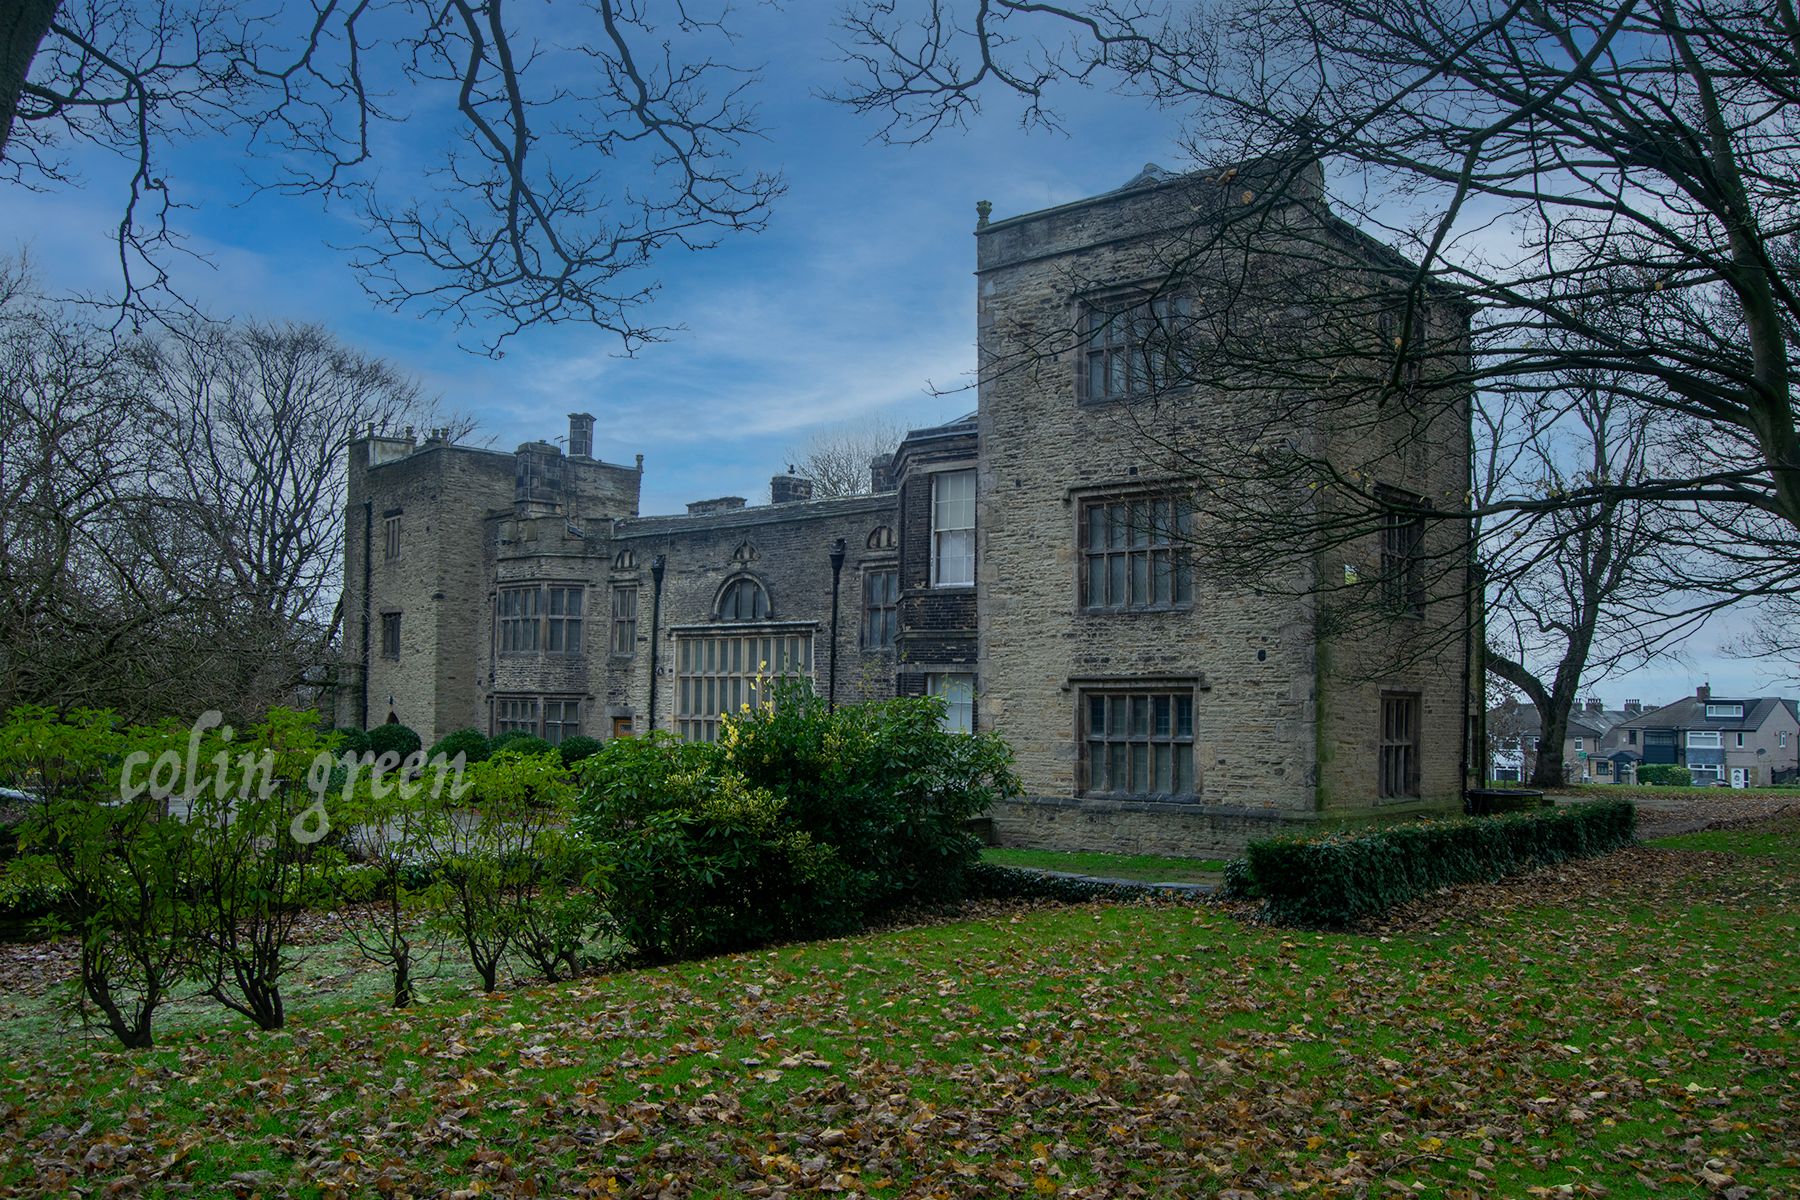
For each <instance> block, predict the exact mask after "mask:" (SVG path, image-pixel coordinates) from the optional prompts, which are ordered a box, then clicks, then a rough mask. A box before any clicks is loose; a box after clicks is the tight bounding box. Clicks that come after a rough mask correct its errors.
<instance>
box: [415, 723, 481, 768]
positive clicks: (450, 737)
mask: <svg viewBox="0 0 1800 1200" xmlns="http://www.w3.org/2000/svg"><path fill="white" fill-rule="evenodd" d="M492 751H493V747H492V745H491V744H490V743H489V742H488V739H487V735H486V734H485V733H482V732H481V730H479V729H458V730H457V731H456V732H454V733H446V734H445V735H444V736H443V737H441V738H439V739H438V740H437V742H436V744H435V745H433V746H432V747H431V749H430V750H429V751H427V752H426V755H425V757H426V758H428V759H435V758H436V757H437V756H438V755H440V754H441V755H443V756H444V758H445V760H446V761H448V760H450V759H453V758H455V757H456V756H457V755H459V754H460V755H462V756H463V761H464V762H470V763H478V762H484V761H486V760H487V756H488V755H489V754H490V753H492Z"/></svg>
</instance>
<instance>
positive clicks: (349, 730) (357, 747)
mask: <svg viewBox="0 0 1800 1200" xmlns="http://www.w3.org/2000/svg"><path fill="white" fill-rule="evenodd" d="M332 732H333V733H334V734H336V735H337V742H336V746H337V752H338V753H339V754H343V753H345V752H348V753H351V754H358V755H360V754H366V753H367V752H368V749H369V735H368V733H367V731H365V730H361V729H358V728H356V727H355V726H353V725H346V726H344V727H343V728H341V729H334V730H332Z"/></svg>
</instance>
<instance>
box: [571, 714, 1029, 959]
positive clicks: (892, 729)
mask: <svg viewBox="0 0 1800 1200" xmlns="http://www.w3.org/2000/svg"><path fill="white" fill-rule="evenodd" d="M771 690H772V691H773V693H774V694H773V696H772V697H771V698H770V699H769V700H768V701H765V703H764V704H763V705H762V706H760V707H758V708H756V709H754V710H752V711H750V712H748V713H745V714H741V715H738V716H735V717H732V718H731V719H730V720H728V721H727V722H726V723H725V725H724V728H723V729H722V731H721V736H720V741H719V743H718V744H717V745H705V744H690V743H682V742H678V741H675V740H673V739H670V738H667V737H662V736H656V735H652V736H650V737H646V738H635V739H633V738H615V739H613V740H612V741H610V742H608V743H606V745H605V746H604V747H603V748H602V749H601V751H600V752H599V753H598V754H596V755H594V756H593V757H591V758H590V759H588V760H587V762H586V763H585V764H584V766H583V779H584V783H585V790H584V794H583V797H582V800H581V803H580V806H579V810H578V815H577V818H576V828H577V830H578V831H579V832H580V833H582V834H583V836H585V837H586V838H587V839H588V840H589V841H590V842H591V843H592V844H593V845H594V846H595V847H596V849H597V852H598V853H597V857H598V860H599V863H600V867H601V870H602V872H603V873H604V874H605V886H606V889H607V908H608V911H609V913H610V916H611V919H612V921H613V923H614V925H615V931H616V932H617V933H618V935H619V936H620V937H622V938H623V939H624V940H625V941H626V942H628V943H629V944H630V945H631V946H632V947H633V948H634V949H636V950H637V951H639V952H640V953H642V954H646V955H649V956H652V957H679V956H685V955H692V954H705V953H712V952H717V951H721V950H726V949H734V948H738V947H742V946H749V945H755V944H759V943H762V942H768V941H776V940H784V939H792V938H804V937H818V936H829V935H832V934H838V933H844V932H848V931H850V930H854V929H858V928H860V927H862V926H863V925H864V924H865V923H866V922H867V920H868V919H869V918H870V917H871V916H873V915H876V914H877V913H879V912H881V911H883V910H885V909H889V908H892V907H894V906H895V905H899V904H904V903H914V902H937V901H942V900H953V899H957V898H959V897H961V896H962V895H963V894H964V893H965V888H966V879H967V874H968V872H969V870H970V869H971V868H972V867H973V866H974V865H975V863H976V860H977V855H978V854H979V852H980V842H979V840H978V839H977V838H976V837H974V836H973V835H972V834H971V833H970V832H969V831H968V829H967V828H966V823H967V821H968V819H969V818H970V817H973V816H975V815H976V814H977V813H979V812H981V811H982V810H983V809H985V808H986V807H987V806H988V805H989V804H990V803H991V802H992V801H993V800H994V799H995V798H997V797H999V796H1003V795H1008V794H1011V793H1012V792H1013V791H1014V789H1016V787H1017V784H1016V782H1015V780H1014V779H1013V776H1012V773H1011V770H1010V768H1009V765H1008V754H1007V750H1006V747H1005V745H1004V744H1003V743H1001V742H999V741H998V740H997V739H994V738H991V737H982V736H976V737H969V736H965V735H961V734H951V733H945V732H944V731H943V730H942V729H940V728H939V725H938V719H939V716H940V713H941V707H940V705H939V703H938V702H937V701H933V700H920V699H901V700H890V701H883V702H880V703H871V704H859V705H848V706H845V707H843V708H840V709H838V710H837V711H835V712H831V711H828V710H827V708H826V705H825V704H824V702H823V701H822V700H820V699H819V698H818V697H817V696H815V695H813V694H812V693H811V691H810V689H807V688H805V687H803V686H794V685H786V684H776V685H774V686H773V688H772V689H771Z"/></svg>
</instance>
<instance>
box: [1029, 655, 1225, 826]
mask: <svg viewBox="0 0 1800 1200" xmlns="http://www.w3.org/2000/svg"><path fill="white" fill-rule="evenodd" d="M1182 689H1192V691H1193V694H1194V742H1193V745H1194V761H1193V766H1194V787H1193V791H1191V792H1186V793H1183V794H1181V795H1179V796H1174V795H1167V796H1122V795H1114V794H1103V795H1094V794H1090V793H1089V792H1088V791H1087V790H1086V788H1084V787H1081V786H1080V785H1079V784H1078V785H1077V789H1076V792H1075V799H1076V801H1078V802H1079V803H1081V804H1093V805H1109V806H1129V805H1140V806H1141V805H1151V806H1156V805H1175V806H1179V807H1188V806H1191V805H1195V804H1202V803H1205V795H1204V793H1205V790H1206V765H1205V762H1204V760H1203V758H1202V755H1201V748H1202V744H1203V743H1202V741H1201V736H1200V716H1201V709H1200V701H1201V699H1202V698H1203V697H1205V696H1206V695H1208V694H1209V693H1211V691H1212V683H1211V681H1210V680H1208V678H1207V677H1206V675H1205V673H1204V672H1192V673H1186V674H1183V673H1180V672H1176V673H1168V672H1164V673H1155V672H1151V673H1145V674H1141V675H1071V676H1070V677H1069V678H1068V679H1067V680H1065V681H1064V683H1063V685H1062V691H1063V693H1064V694H1065V695H1069V696H1070V697H1071V698H1072V699H1073V701H1074V703H1073V704H1072V706H1071V708H1070V717H1071V718H1072V719H1071V721H1070V723H1069V737H1070V738H1071V740H1072V742H1073V744H1074V746H1075V754H1076V760H1077V763H1076V765H1077V767H1078V769H1079V770H1081V771H1085V770H1086V764H1085V762H1083V761H1082V756H1083V755H1084V754H1085V753H1086V749H1085V747H1086V728H1085V722H1086V719H1087V717H1086V713H1085V712H1084V711H1083V706H1084V705H1085V704H1086V703H1087V696H1088V694H1089V693H1091V692H1175V691H1180V690H1182Z"/></svg>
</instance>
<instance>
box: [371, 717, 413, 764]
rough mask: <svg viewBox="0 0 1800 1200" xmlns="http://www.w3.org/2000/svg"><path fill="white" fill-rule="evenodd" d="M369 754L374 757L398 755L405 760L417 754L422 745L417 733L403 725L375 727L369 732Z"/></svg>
mask: <svg viewBox="0 0 1800 1200" xmlns="http://www.w3.org/2000/svg"><path fill="white" fill-rule="evenodd" d="M368 741H369V752H370V753H371V754H374V755H375V756H376V757H380V756H381V755H383V754H398V755H399V756H400V757H401V758H405V757H406V756H407V755H409V754H417V753H418V752H419V749H420V747H422V746H423V745H424V742H423V740H421V739H420V737H419V735H418V734H417V733H414V732H413V731H412V730H411V729H408V728H407V727H406V726H404V725H377V726H376V727H375V728H373V729H371V730H369V737H368Z"/></svg>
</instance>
